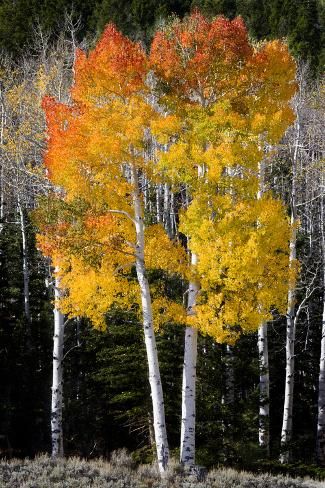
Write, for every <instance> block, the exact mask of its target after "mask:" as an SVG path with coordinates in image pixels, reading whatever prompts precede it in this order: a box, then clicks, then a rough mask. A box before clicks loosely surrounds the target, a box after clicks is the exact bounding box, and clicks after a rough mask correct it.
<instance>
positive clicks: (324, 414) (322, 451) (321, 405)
mask: <svg viewBox="0 0 325 488" xmlns="http://www.w3.org/2000/svg"><path fill="white" fill-rule="evenodd" d="M322 183H323V187H324V183H325V181H324V177H323V178H322ZM323 191H324V190H323ZM320 223H321V245H322V255H323V286H324V291H323V316H322V339H321V352H320V361H319V379H318V418H317V445H316V455H317V462H318V463H319V464H320V465H322V466H325V210H324V195H323V196H322V201H321V219H320Z"/></svg>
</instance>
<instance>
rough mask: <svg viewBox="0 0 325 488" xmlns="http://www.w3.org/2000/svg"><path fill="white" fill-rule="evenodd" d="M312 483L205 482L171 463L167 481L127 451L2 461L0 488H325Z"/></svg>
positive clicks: (262, 478)
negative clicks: (100, 456) (108, 455)
mask: <svg viewBox="0 0 325 488" xmlns="http://www.w3.org/2000/svg"><path fill="white" fill-rule="evenodd" d="M322 486H323V487H324V484H322V483H320V482H318V481H314V480H311V479H306V478H305V479H303V478H295V479H294V478H289V477H286V476H282V475H281V476H273V475H270V474H267V473H263V474H252V473H247V472H244V471H242V472H240V471H235V470H234V469H216V470H211V471H210V472H209V473H208V474H207V477H206V479H205V481H202V482H199V481H198V480H197V479H196V478H195V476H194V475H190V476H189V475H185V474H184V472H183V471H182V469H181V468H180V466H179V465H178V464H177V463H175V462H171V466H170V467H169V470H168V472H167V474H166V476H165V478H164V479H160V476H159V473H158V470H157V468H156V466H154V465H149V464H148V465H145V464H144V465H141V466H136V465H135V463H134V461H133V459H132V457H131V456H130V455H128V453H127V452H126V451H125V450H123V449H122V450H120V451H118V452H115V453H113V454H112V456H111V459H110V461H109V462H108V461H106V460H104V459H97V460H91V461H86V460H83V459H79V458H75V457H72V458H68V459H62V460H58V461H54V460H52V459H51V458H49V457H48V456H47V455H41V456H38V457H36V458H35V459H33V460H28V459H25V460H20V459H19V460H18V459H12V460H2V461H0V487H1V488H2V487H8V488H52V487H53V488H235V487H236V488H321V487H322Z"/></svg>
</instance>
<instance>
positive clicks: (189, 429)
mask: <svg viewBox="0 0 325 488" xmlns="http://www.w3.org/2000/svg"><path fill="white" fill-rule="evenodd" d="M196 263H197V257H196V255H195V254H192V258H191V264H192V265H193V266H195V265H196ZM198 291H199V287H198V285H197V283H195V282H191V283H190V284H189V290H188V305H187V313H188V315H194V314H195V304H196V296H197V294H198ZM196 361H197V329H195V328H194V327H186V329H185V344H184V364H183V384H182V425H181V441H180V462H181V463H182V464H184V465H186V466H193V465H194V464H195V422H196V404H195V401H196V396H195V386H196Z"/></svg>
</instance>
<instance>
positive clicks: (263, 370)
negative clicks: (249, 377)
mask: <svg viewBox="0 0 325 488" xmlns="http://www.w3.org/2000/svg"><path fill="white" fill-rule="evenodd" d="M258 354H259V370H260V383H259V430H258V440H259V446H260V448H261V449H263V450H264V452H265V453H266V455H267V456H269V455H270V434H269V425H270V375H269V351H268V339H267V323H266V322H263V323H262V324H261V325H260V327H259V329H258Z"/></svg>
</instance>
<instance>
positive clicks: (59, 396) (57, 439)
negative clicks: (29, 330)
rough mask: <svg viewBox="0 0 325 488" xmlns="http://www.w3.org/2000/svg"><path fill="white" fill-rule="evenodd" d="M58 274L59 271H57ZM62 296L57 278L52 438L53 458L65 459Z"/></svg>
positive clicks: (55, 289)
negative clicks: (59, 307) (60, 304)
mask: <svg viewBox="0 0 325 488" xmlns="http://www.w3.org/2000/svg"><path fill="white" fill-rule="evenodd" d="M55 271H56V273H57V272H58V269H56V270H55ZM60 296H61V290H60V282H59V279H58V278H57V277H56V278H55V287H54V297H55V304H54V337H53V381H52V404H51V437H52V457H53V458H58V457H63V426H62V406H63V345H64V316H63V314H62V313H61V312H60V310H59V309H58V300H59V299H60Z"/></svg>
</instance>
